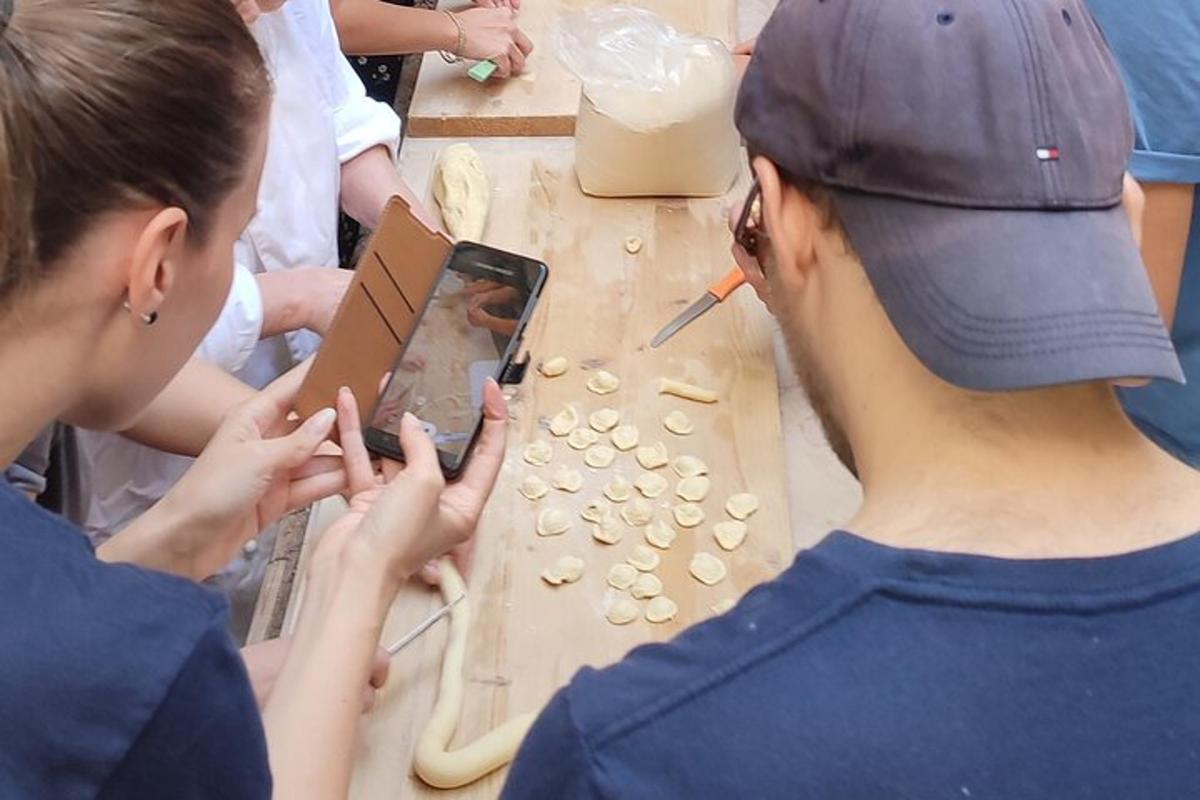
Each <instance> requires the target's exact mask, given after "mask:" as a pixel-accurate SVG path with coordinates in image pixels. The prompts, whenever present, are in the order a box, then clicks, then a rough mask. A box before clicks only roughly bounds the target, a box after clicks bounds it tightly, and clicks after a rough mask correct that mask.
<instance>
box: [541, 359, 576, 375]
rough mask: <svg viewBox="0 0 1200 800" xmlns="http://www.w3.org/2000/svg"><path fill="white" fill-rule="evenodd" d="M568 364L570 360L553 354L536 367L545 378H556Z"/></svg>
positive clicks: (564, 370) (565, 369)
mask: <svg viewBox="0 0 1200 800" xmlns="http://www.w3.org/2000/svg"><path fill="white" fill-rule="evenodd" d="M569 366H570V362H568V361H567V359H566V358H565V357H564V356H555V357H554V358H548V359H546V360H545V361H543V362H542V365H541V366H540V367H538V371H539V372H541V373H542V374H543V375H545V376H546V377H547V378H557V377H558V376H559V375H562V374H563V373H564V372H566V371H567V368H568V367H569Z"/></svg>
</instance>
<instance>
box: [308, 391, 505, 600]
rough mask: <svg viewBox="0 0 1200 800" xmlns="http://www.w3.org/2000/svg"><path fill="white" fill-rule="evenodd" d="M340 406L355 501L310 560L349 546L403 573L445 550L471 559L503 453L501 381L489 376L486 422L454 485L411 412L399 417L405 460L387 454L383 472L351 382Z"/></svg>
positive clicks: (333, 556) (327, 559) (326, 560)
mask: <svg viewBox="0 0 1200 800" xmlns="http://www.w3.org/2000/svg"><path fill="white" fill-rule="evenodd" d="M337 410H338V431H339V434H340V436H341V443H342V452H343V458H344V460H345V469H346V478H347V484H348V487H349V490H350V508H349V510H348V511H347V512H346V514H345V515H343V516H342V517H341V518H340V519H338V520H337V521H336V522H335V523H333V525H331V526H330V527H329V529H328V530H326V531H325V533H324V534H323V535H322V537H321V542H320V544H319V545H318V546H317V549H316V552H315V553H314V556H313V568H314V569H324V568H326V567H327V566H328V565H329V564H330V563H331V562H334V561H336V560H338V559H339V558H340V557H341V555H342V554H343V553H345V552H347V550H348V548H350V547H358V548H363V549H364V550H365V552H366V554H367V556H368V557H369V558H372V559H382V560H383V562H384V563H386V564H387V565H388V566H389V568H390V569H391V570H392V572H393V574H394V575H395V576H396V577H397V578H398V579H399V580H404V579H407V578H408V577H410V576H412V575H414V574H416V573H417V571H418V570H420V569H421V568H422V567H423V566H424V565H425V564H426V563H427V562H429V561H430V560H431V559H434V558H437V557H438V556H441V555H444V554H446V553H448V552H452V553H453V554H454V556H455V557H456V559H457V560H458V561H459V566H460V568H462V569H465V568H466V567H467V566H469V564H468V563H465V562H467V561H469V558H470V549H469V547H468V546H467V545H468V544H469V541H470V538H471V536H472V534H474V532H475V527H476V526H477V525H478V523H479V517H480V515H481V514H482V513H483V507H484V505H485V504H486V503H487V500H488V497H489V496H490V495H491V493H492V487H493V486H494V485H495V483H496V476H497V475H498V474H499V472H500V466H501V464H502V463H503V461H504V445H505V439H506V437H507V426H508V410H507V407H506V404H505V402H504V396H503V395H502V394H501V393H500V387H499V386H498V385H496V382H495V381H488V383H487V385H486V386H485V388H484V403H483V412H484V413H483V418H484V421H483V429H482V430H481V431H480V434H479V440H478V442H477V444H476V446H475V452H474V454H473V455H472V456H471V459H470V461H469V462H468V464H467V468H466V470H464V471H463V474H462V476H461V477H460V478H459V479H458V480H456V481H455V482H454V483H452V484H449V485H447V484H446V482H445V479H444V478H443V477H442V470H441V466H440V464H439V463H438V455H437V449H436V448H435V447H434V445H433V442H432V441H431V440H430V439H429V437H428V436H426V435H425V433H424V432H423V431H422V430H421V426H420V423H419V422H418V421H417V419H416V418H415V417H413V416H412V415H411V414H409V415H406V416H405V418H404V420H403V422H402V423H401V425H400V446H401V447H402V448H403V450H404V454H405V456H406V460H407V463H406V464H404V465H403V466H402V465H400V464H399V463H397V462H395V461H391V460H389V459H384V460H383V462H382V464H381V466H382V474H377V473H376V472H375V470H374V468H373V467H372V465H371V460H370V457H369V456H368V454H367V450H366V447H365V445H364V444H363V439H362V426H361V424H360V422H359V418H358V409H357V406H356V404H355V401H354V395H353V394H352V393H351V392H350V390H349V389H342V390H341V391H340V392H339V393H338V401H337Z"/></svg>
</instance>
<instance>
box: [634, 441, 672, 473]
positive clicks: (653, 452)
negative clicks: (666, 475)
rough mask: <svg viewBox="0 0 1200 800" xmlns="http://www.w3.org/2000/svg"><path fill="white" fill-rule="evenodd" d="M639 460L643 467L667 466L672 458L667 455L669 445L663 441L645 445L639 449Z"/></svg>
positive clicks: (656, 467) (637, 456)
mask: <svg viewBox="0 0 1200 800" xmlns="http://www.w3.org/2000/svg"><path fill="white" fill-rule="evenodd" d="M636 458H637V462H638V463H639V464H641V465H642V469H658V468H659V467H662V466H666V464H667V463H668V462H669V461H670V460H671V459H670V457H669V456H667V446H666V445H665V444H663V443H662V442H655V443H654V444H648V445H643V446H641V447H639V448H638V449H637V454H636Z"/></svg>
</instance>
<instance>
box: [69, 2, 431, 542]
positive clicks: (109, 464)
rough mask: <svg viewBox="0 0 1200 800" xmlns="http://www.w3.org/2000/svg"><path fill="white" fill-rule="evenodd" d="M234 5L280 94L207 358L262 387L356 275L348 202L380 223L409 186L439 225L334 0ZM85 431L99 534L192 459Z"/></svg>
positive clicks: (298, 356) (301, 351) (89, 519)
mask: <svg viewBox="0 0 1200 800" xmlns="http://www.w3.org/2000/svg"><path fill="white" fill-rule="evenodd" d="M235 5H237V6H238V8H239V11H241V12H242V15H243V18H245V19H247V22H248V23H249V24H250V25H251V30H252V32H253V33H254V36H255V38H256V39H257V40H258V43H259V46H260V48H261V49H262V52H263V55H264V57H265V60H266V62H267V65H268V68H269V70H270V72H271V75H272V79H273V81H274V83H275V94H274V99H273V101H272V105H271V123H270V138H269V142H268V146H267V158H266V165H265V167H264V171H263V177H262V183H261V187H260V190H259V196H258V210H257V213H256V214H255V216H254V218H253V219H252V220H251V222H250V225H249V226H248V227H247V228H246V230H245V232H244V233H243V235H242V237H241V239H240V240H239V241H238V243H237V245H236V247H235V259H236V263H237V269H236V274H235V278H234V282H233V286H232V288H231V290H230V294H229V298H228V300H227V302H226V304H225V308H224V310H223V311H222V313H221V317H220V319H219V320H218V321H217V323H216V325H214V326H213V328H212V330H211V331H210V332H209V334H208V335H207V337H206V338H205V340H204V342H203V344H202V345H201V346H200V349H199V350H198V351H197V355H198V356H199V357H201V358H203V359H205V360H208V361H211V362H213V363H216V364H218V365H219V366H221V367H223V368H224V369H226V370H228V371H230V372H233V373H234V374H236V375H237V376H238V377H240V378H241V379H242V380H244V381H245V382H246V383H248V384H250V385H251V386H254V387H261V386H264V385H265V384H266V383H268V382H269V381H270V380H272V379H273V378H275V377H277V376H278V375H280V374H282V373H283V372H285V371H287V370H288V369H290V368H292V367H293V366H294V365H296V364H298V363H299V362H300V361H302V360H303V359H305V358H307V357H308V356H309V355H311V354H312V353H313V352H314V351H315V350H316V348H317V346H318V344H319V343H320V334H321V333H323V332H324V329H325V327H326V326H327V325H328V324H329V321H330V320H331V319H332V316H333V313H334V311H335V309H336V308H337V305H338V303H339V302H340V300H341V297H342V294H343V293H344V292H345V289H346V287H347V286H348V285H349V280H350V277H351V275H350V273H349V272H347V271H345V270H339V269H337V268H336V267H337V264H338V252H337V217H338V210H339V207H340V208H341V209H343V210H344V211H345V212H346V213H348V214H349V215H350V216H352V217H354V218H355V219H356V220H358V221H359V222H361V223H362V224H363V225H364V226H366V227H368V228H373V227H375V225H376V224H377V222H378V220H379V216H380V214H381V213H382V210H383V207H384V205H385V204H386V202H387V200H388V198H390V197H391V196H393V195H396V194H399V195H402V196H404V197H406V198H407V199H408V200H409V201H410V203H411V204H412V205H413V207H414V209H416V210H417V212H418V214H420V215H421V216H422V217H423V218H424V220H425V221H426V222H427V223H428V224H430V225H431V226H434V227H436V226H438V225H439V222H438V220H437V219H436V218H435V217H434V216H433V215H431V214H429V212H428V211H427V210H426V209H424V207H423V206H422V205H421V204H420V203H419V202H417V201H416V199H415V197H414V196H413V194H412V192H411V191H410V190H409V188H408V187H407V186H406V185H405V184H404V182H403V180H402V179H401V177H400V175H399V172H398V171H397V169H396V166H395V156H396V150H397V148H398V146H399V140H400V120H399V118H398V117H397V116H396V114H395V112H394V111H392V109H391V108H389V107H388V106H386V105H384V104H382V103H378V102H375V101H374V100H371V99H369V98H368V97H367V96H366V92H365V90H364V88H363V85H362V83H361V81H359V79H358V77H357V76H356V75H355V74H354V72H353V70H352V69H351V68H350V66H349V65H348V64H347V63H346V60H345V59H344V58H343V57H342V53H341V48H340V45H339V41H338V35H337V30H336V28H335V26H334V22H333V18H332V16H331V13H330V7H329V0H290V2H286V3H283V2H278V0H273V1H272V2H268V1H267V0H262V2H259V3H258V4H257V6H258V7H257V8H255V7H253V6H252V5H251V4H248V3H247V2H241V3H235ZM239 399H240V398H239ZM213 402H214V403H216V404H219V405H221V406H222V407H226V405H227V403H228V402H229V401H227V400H226V399H225V398H224V397H223V396H217V397H214V398H213ZM80 440H81V441H80V451H81V455H82V457H83V459H84V461H85V464H84V468H85V470H86V472H87V473H88V478H89V483H90V486H91V490H92V498H91V502H90V503H89V504H88V508H87V512H86V518H85V525H84V527H85V529H86V531H87V532H88V534H89V536H91V537H92V538H93V540H94V541H96V542H100V541H103V540H104V539H106V538H107V537H109V536H111V535H112V534H114V533H116V532H117V531H119V530H121V529H122V528H123V527H125V526H126V525H127V524H128V523H129V522H130V521H132V520H133V519H134V518H136V517H137V516H138V515H140V514H141V513H142V512H144V511H145V510H146V509H147V508H149V507H150V506H151V505H152V504H153V503H154V502H156V501H157V500H158V499H159V498H161V497H162V496H163V495H164V494H165V493H166V491H167V490H168V489H169V488H170V487H171V486H172V485H173V484H174V483H175V482H176V481H177V480H178V479H179V477H180V476H182V474H183V473H184V472H185V471H186V470H187V468H188V466H189V465H190V463H191V459H189V458H186V457H183V456H178V455H172V454H168V453H164V452H162V451H159V450H154V449H151V448H148V447H145V446H143V445H139V444H137V443H135V442H133V441H130V440H129V439H126V438H123V437H121V436H117V435H115V434H102V433H93V432H88V431H81V432H80Z"/></svg>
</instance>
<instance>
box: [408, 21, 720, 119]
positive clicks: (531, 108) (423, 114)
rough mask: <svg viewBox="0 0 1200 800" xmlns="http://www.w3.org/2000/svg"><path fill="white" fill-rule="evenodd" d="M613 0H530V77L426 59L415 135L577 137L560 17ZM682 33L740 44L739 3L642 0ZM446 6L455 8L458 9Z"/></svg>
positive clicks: (574, 86) (575, 90) (575, 88)
mask: <svg viewBox="0 0 1200 800" xmlns="http://www.w3.org/2000/svg"><path fill="white" fill-rule="evenodd" d="M605 2H611V0H600V2H597V0H524V2H523V3H522V4H521V12H520V17H519V20H518V22H519V25H520V26H521V29H522V30H524V31H525V33H526V34H527V35H528V36H529V38H530V39H531V40H533V43H534V50H533V53H531V54H530V58H529V61H528V64H527V67H526V70H525V74H523V75H521V76H519V77H517V78H514V79H512V80H507V81H505V80H498V79H493V80H490V81H488V82H487V83H485V84H482V85H481V84H479V83H476V82H475V81H473V80H471V79H470V78H468V77H467V74H466V66H467V65H464V64H447V63H445V61H443V60H442V57H441V56H440V55H439V54H437V53H426V54H425V55H424V58H423V60H422V62H421V71H420V74H419V75H418V76H417V86H416V89H415V90H414V92H413V99H412V105H411V106H410V107H409V116H408V134H409V135H410V136H451V137H461V136H571V135H572V134H574V132H575V114H576V111H577V110H578V106H579V82H578V81H577V80H576V79H575V77H574V76H573V75H571V74H570V73H569V72H568V71H567V69H566V68H565V67H564V66H563V65H562V64H561V63H560V62H559V60H558V56H557V55H556V53H555V49H556V48H555V44H554V38H555V30H556V26H557V20H558V17H559V16H560V15H561V14H562V13H564V12H568V11H572V10H574V9H578V8H583V7H587V6H595V5H602V4H604V3H605ZM638 5H639V6H641V7H643V8H648V9H650V10H652V11H657V12H658V13H660V14H662V15H663V16H664V17H665V18H666V19H667V20H668V21H670V22H671V24H672V25H674V26H676V27H677V28H678V29H679V30H681V31H686V32H689V33H702V34H704V35H707V36H713V37H715V38H718V39H720V40H722V41H723V42H725V43H726V44H729V45H732V44H733V43H734V40H735V39H736V32H737V19H736V17H737V12H736V0H639V2H638ZM442 7H443V8H446V7H449V8H451V9H454V8H456V7H457V4H453V3H452V4H450V5H449V6H447V5H446V4H445V3H443V4H442Z"/></svg>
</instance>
